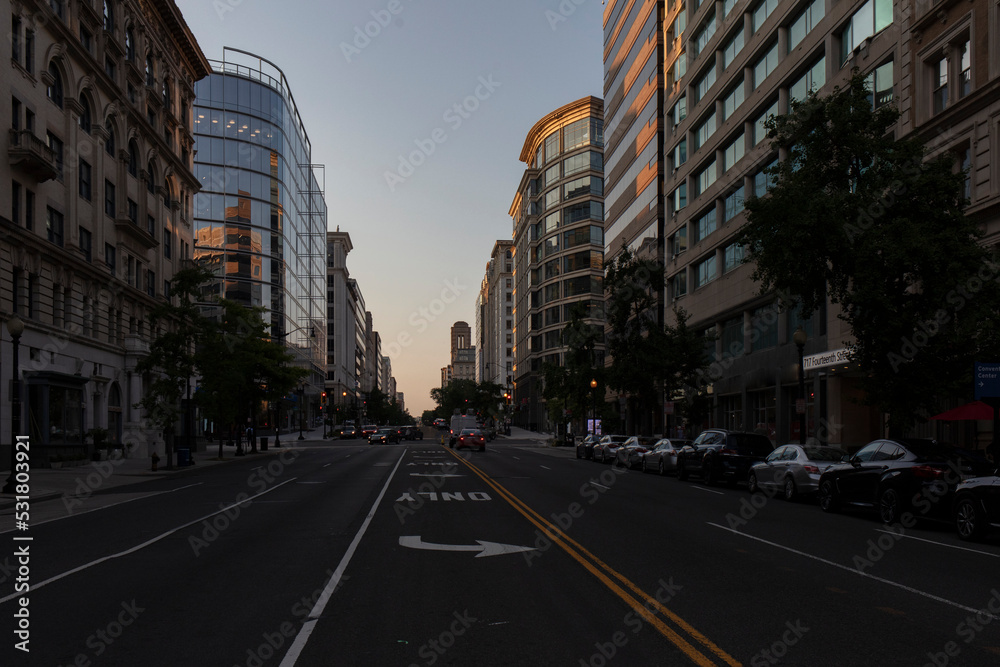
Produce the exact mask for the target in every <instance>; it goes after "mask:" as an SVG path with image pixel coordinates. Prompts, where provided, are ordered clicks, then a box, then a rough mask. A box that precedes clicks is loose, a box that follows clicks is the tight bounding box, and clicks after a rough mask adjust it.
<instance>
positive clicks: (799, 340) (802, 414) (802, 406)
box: [792, 325, 806, 445]
mask: <svg viewBox="0 0 1000 667" xmlns="http://www.w3.org/2000/svg"><path fill="white" fill-rule="evenodd" d="M792 340H793V341H794V342H795V346H796V347H797V348H799V401H800V402H799V403H798V404H797V405H796V406H795V411H796V412H798V413H799V444H800V445H804V444H805V443H806V376H805V369H804V368H803V359H802V352H803V349H804V348H805V346H806V332H805V329H803V328H802V326H801V325H800V326H799V328H798V329H796V330H795V333H793V334H792Z"/></svg>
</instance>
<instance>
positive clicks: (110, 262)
mask: <svg viewBox="0 0 1000 667" xmlns="http://www.w3.org/2000/svg"><path fill="white" fill-rule="evenodd" d="M115 254H116V253H115V247H114V246H113V245H111V244H110V243H105V244H104V265H105V266H107V267H108V269H109V270H110V271H111V275H112V276H114V275H115V268H116V264H115Z"/></svg>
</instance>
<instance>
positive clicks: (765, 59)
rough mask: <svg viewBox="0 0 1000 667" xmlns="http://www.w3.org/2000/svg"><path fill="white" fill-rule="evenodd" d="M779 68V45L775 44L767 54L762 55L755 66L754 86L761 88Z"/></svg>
mask: <svg viewBox="0 0 1000 667" xmlns="http://www.w3.org/2000/svg"><path fill="white" fill-rule="evenodd" d="M777 66H778V43H777V42H775V43H774V45H773V46H771V48H770V49H768V50H767V53H765V54H764V55H762V56H761V57H760V58H759V59H758V60H757V62H756V63H754V66H753V85H754V86H755V87H759V86H760V85H762V84H763V83H764V80H765V79H767V77H768V76H769V75H770V74H771V72H773V71H774V68H775V67H777Z"/></svg>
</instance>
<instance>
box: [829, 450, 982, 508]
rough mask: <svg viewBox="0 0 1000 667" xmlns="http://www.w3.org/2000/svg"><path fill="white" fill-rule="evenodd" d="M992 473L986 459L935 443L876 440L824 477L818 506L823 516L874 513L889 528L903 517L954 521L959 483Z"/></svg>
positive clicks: (835, 466)
mask: <svg viewBox="0 0 1000 667" xmlns="http://www.w3.org/2000/svg"><path fill="white" fill-rule="evenodd" d="M992 470H993V468H992V466H990V465H989V464H988V463H987V462H986V460H985V459H978V458H976V457H974V456H973V455H972V454H970V453H969V452H965V451H963V450H960V449H957V448H955V447H951V446H950V445H945V444H942V443H939V442H937V441H935V440H925V439H920V438H902V439H897V440H887V439H882V440H875V441H874V442H870V443H868V444H867V445H865V446H864V447H862V448H861V449H859V450H858V452H857V453H856V454H854V456H852V457H851V458H850V459H849V460H848V461H847V462H846V463H840V464H838V465H834V466H831V467H830V468H828V469H827V471H826V472H824V473H823V475H822V476H821V477H820V480H819V492H818V493H819V505H820V507H821V508H822V509H823V511H824V512H834V511H836V510H837V509H839V508H840V507H842V506H845V505H850V506H856V507H868V508H872V509H875V510H876V511H877V512H878V514H879V517H880V518H881V519H882V521H883V522H884V523H895V522H897V521H899V519H900V517H901V516H902V515H903V513H904V512H914V513H915V514H919V515H920V516H921V517H924V518H938V519H949V518H950V512H951V508H952V507H953V505H954V500H955V490H956V488H957V487H958V484H959V482H961V481H962V480H963V479H965V478H967V477H977V476H984V475H989V474H990V473H991V472H992Z"/></svg>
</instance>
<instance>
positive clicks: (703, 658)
mask: <svg viewBox="0 0 1000 667" xmlns="http://www.w3.org/2000/svg"><path fill="white" fill-rule="evenodd" d="M445 451H447V452H448V453H449V454H451V455H452V456H454V457H455V458H456V459H457V460H458V461H460V462H461V463H462V464H464V465H465V466H466V467H467V468H469V470H471V471H472V472H473V473H475V474H476V476H478V477H479V478H480V479H482V480H483V482H485V483H486V484H487V485H488V486H489V487H490V488H492V489H493V490H494V491H496V493H497V494H498V495H499V496H500V497H501V498H503V499H504V500H506V501H507V502H508V503H509V504H510V505H511V507H513V508H514V509H515V510H517V511H518V512H519V513H520V514H521V515H522V516H524V518H526V519H527V520H528V521H529V522H531V523H532V524H533V525H534V526H536V527H537V528H538V529H539V530H541V531H542V532H543V533H544V534H545V536H546V537H547V538H548V539H550V540H552V543H553V544H556V545H558V546H559V548H560V549H562V550H563V551H565V552H566V553H567V554H569V556H570V557H571V558H572V559H573V560H575V561H577V562H578V563H580V565H582V566H583V567H584V568H585V569H586V570H587V571H588V572H590V573H591V574H592V575H594V576H595V577H597V579H598V580H599V581H600V582H601V583H602V584H604V585H605V586H606V587H607V588H608V589H609V590H610V591H611V592H612V593H614V594H615V595H617V596H618V597H619V598H621V599H622V600H623V601H624V602H625V604H627V605H628V606H629V607H631V608H632V610H633V611H635V613H637V614H639V615H640V616H641V617H642V618H643V619H644V620H645V621H646V622H647V623H649V624H650V625H651V626H653V627H654V628H656V629H657V630H658V631H659V632H660V634H662V635H663V636H664V637H666V638H667V639H668V640H669V641H670V642H671V643H672V644H674V645H675V646H676V647H677V648H679V649H680V650H681V651H682V652H683V653H684V655H686V656H687V657H688V658H690V659H691V661H692V662H694V663H695V664H696V665H702V666H703V667H718V665H720V664H725V665H730V666H731V667H739V665H740V662H739V661H738V660H736V659H734V658H733V657H732V656H731V655H729V654H728V653H726V652H725V651H724V650H722V648H720V647H719V646H717V645H716V644H715V643H714V642H712V640H710V639H709V638H708V637H706V636H705V635H703V634H701V633H700V632H698V630H696V629H695V628H694V627H692V626H691V624H690V623H688V622H687V621H685V620H684V619H682V618H681V617H680V616H678V615H677V614H675V613H674V612H672V611H670V610H669V609H667V608H666V607H664V606H663V604H662V603H661V602H660V601H659V600H657V599H656V598H654V597H651V596H650V595H648V594H647V593H646V592H645V591H643V590H642V589H641V588H639V587H638V586H637V585H635V584H634V583H633V582H632V581H631V580H630V579H628V577H626V576H625V575H623V574H621V573H620V572H618V571H617V570H615V569H614V568H612V567H611V566H610V565H608V564H607V563H605V562H604V561H602V560H601V559H600V558H598V557H597V556H595V555H594V554H592V553H590V551H588V550H587V549H586V548H584V547H583V546H582V545H581V544H579V543H578V542H576V540H574V539H573V538H571V537H570V536H569V535H567V534H566V533H564V532H563V531H562V530H560V529H559V528H558V527H557V526H555V525H553V524H552V523H550V522H549V521H548V520H547V519H546V518H545V517H543V516H541V515H540V514H538V513H537V512H535V511H534V510H533V509H531V508H530V507H528V505H526V504H525V503H524V502H523V501H521V500H520V499H519V498H518V497H517V496H515V495H514V494H513V493H511V492H510V491H508V490H507V489H506V488H504V487H503V486H502V485H501V484H500V483H498V482H497V481H496V480H494V479H493V478H492V477H490V476H489V475H488V474H486V473H485V472H483V470H482V469H480V468H479V467H478V466H476V465H474V464H473V463H471V462H470V461H468V460H467V459H464V458H462V457H461V456H459V455H458V454H456V453H455V452H454V451H453V450H451V449H447V448H446V449H445ZM652 610H655V611H656V613H655V614H654V613H653V611H652ZM657 614H659V616H658V615H657ZM660 616H662V617H663V619H661V618H660ZM664 619H666V620H664ZM668 622H669V623H670V624H673V625H670V624H668ZM673 626H676V629H675V627H673Z"/></svg>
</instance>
